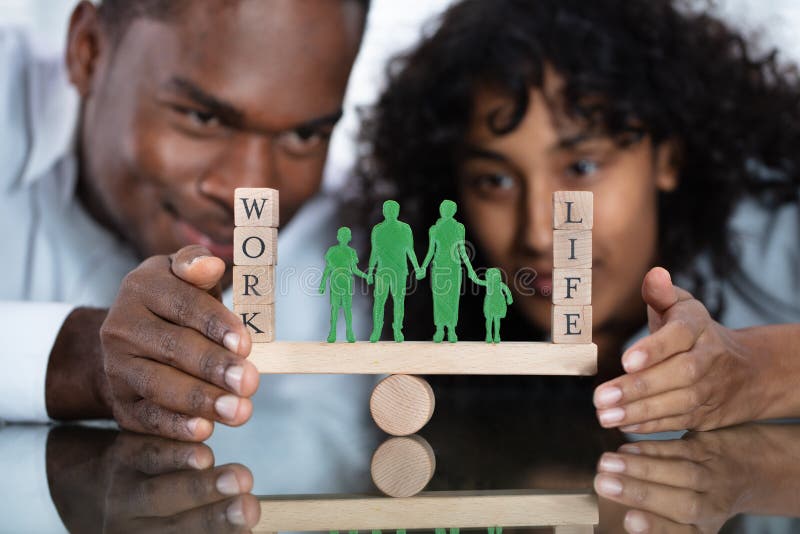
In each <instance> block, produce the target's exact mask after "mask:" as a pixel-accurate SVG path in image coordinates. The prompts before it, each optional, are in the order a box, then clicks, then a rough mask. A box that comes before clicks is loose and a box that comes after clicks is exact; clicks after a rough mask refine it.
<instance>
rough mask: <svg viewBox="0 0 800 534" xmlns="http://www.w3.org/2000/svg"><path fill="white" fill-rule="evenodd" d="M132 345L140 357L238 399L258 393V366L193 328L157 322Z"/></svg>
mask: <svg viewBox="0 0 800 534" xmlns="http://www.w3.org/2000/svg"><path fill="white" fill-rule="evenodd" d="M132 342H133V343H134V347H135V348H134V349H132V350H130V352H133V353H135V355H136V356H142V357H144V358H149V359H151V360H154V361H158V362H161V363H163V364H166V365H169V366H171V367H175V368H177V369H180V370H182V371H185V372H186V373H188V374H190V375H192V376H195V377H197V378H201V379H203V380H205V381H206V382H208V383H210V384H215V385H217V386H219V387H221V388H224V389H227V390H228V391H231V392H233V393H236V394H237V395H240V396H244V397H250V396H252V395H253V394H254V393H255V392H256V390H257V389H258V383H259V373H258V369H256V366H255V365H253V364H252V363H251V362H249V361H247V360H245V359H243V358H241V357H240V356H239V355H237V354H235V353H233V352H230V351H229V350H226V349H225V348H223V347H220V346H219V345H217V344H216V343H213V342H211V341H210V340H209V339H208V338H206V337H204V336H203V335H201V334H200V333H198V332H196V331H194V330H191V329H189V328H183V327H180V326H175V325H173V324H170V323H166V322H164V321H161V320H157V319H153V320H152V321H147V322H145V323H143V324H142V325H141V327H140V328H137V335H136V336H135V338H134V339H133V340H132ZM136 349H138V350H136Z"/></svg>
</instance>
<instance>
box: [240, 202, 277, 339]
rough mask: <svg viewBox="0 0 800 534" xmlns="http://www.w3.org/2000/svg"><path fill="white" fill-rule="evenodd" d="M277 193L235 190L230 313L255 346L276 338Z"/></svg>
mask: <svg viewBox="0 0 800 534" xmlns="http://www.w3.org/2000/svg"><path fill="white" fill-rule="evenodd" d="M278 214H279V203H278V191H276V190H275V189H268V188H238V189H236V192H235V194H234V218H235V221H234V223H235V225H236V228H235V229H234V231H233V247H234V250H233V263H234V267H233V311H234V313H236V314H237V315H239V316H240V317H241V318H242V322H243V323H244V325H245V326H246V327H247V329H248V331H249V332H250V337H251V338H252V340H253V342H254V343H263V342H269V341H273V340H274V339H275V265H277V263H278Z"/></svg>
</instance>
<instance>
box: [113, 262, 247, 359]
mask: <svg viewBox="0 0 800 534" xmlns="http://www.w3.org/2000/svg"><path fill="white" fill-rule="evenodd" d="M167 263H168V260H167V259H166V258H165V257H163V256H154V257H152V258H149V259H147V260H145V262H144V263H142V268H141V269H137V270H136V271H133V272H132V273H131V274H129V275H128V276H126V277H125V280H124V281H123V288H122V290H121V291H129V292H130V293H131V294H134V295H138V298H140V299H141V302H142V304H144V306H145V307H146V308H147V309H148V310H150V311H151V312H152V313H154V314H155V315H157V316H159V317H161V318H162V319H166V320H167V321H170V322H171V323H174V324H177V325H179V326H186V327H188V328H192V329H194V330H196V331H198V332H200V333H201V334H203V335H204V336H205V337H207V338H209V339H211V340H212V341H214V342H216V343H219V344H220V345H222V346H224V347H225V348H227V349H228V350H230V351H231V352H235V353H236V354H239V355H241V356H247V355H248V354H250V334H249V333H248V332H247V329H246V328H245V326H244V324H242V320H241V319H240V318H239V317H237V316H236V315H235V314H234V313H233V312H231V311H230V310H229V309H228V308H226V307H225V306H224V305H223V304H222V303H221V302H219V301H218V300H216V299H215V298H214V297H212V296H211V295H209V294H208V293H207V292H205V291H203V290H202V289H198V288H196V287H194V286H193V285H191V284H188V283H187V282H184V281H183V280H180V279H179V278H177V277H176V276H173V275H172V274H171V273H170V272H169V270H168V265H167ZM154 270H155V271H156V272H158V273H163V275H153V274H152V273H153V271H154ZM125 335H126V332H123V333H120V337H124V336H125Z"/></svg>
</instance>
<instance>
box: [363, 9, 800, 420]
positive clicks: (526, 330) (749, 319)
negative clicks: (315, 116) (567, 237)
mask: <svg viewBox="0 0 800 534" xmlns="http://www.w3.org/2000/svg"><path fill="white" fill-rule="evenodd" d="M799 106H800V83H799V82H798V79H797V77H796V76H795V74H794V73H793V71H792V70H790V69H784V68H782V67H781V66H780V65H779V64H778V62H777V61H776V58H775V55H774V54H769V55H767V56H766V57H764V58H757V57H755V56H754V55H753V53H752V50H751V47H750V46H749V45H748V44H747V43H746V41H745V40H744V39H743V38H742V37H741V36H740V35H738V34H737V33H735V32H734V31H732V30H731V29H729V28H728V27H726V26H725V25H724V24H723V23H722V22H720V21H718V20H715V19H714V18H712V17H710V16H708V15H705V14H694V13H690V12H687V11H685V10H682V9H679V5H678V2H677V1H670V0H636V1H631V0H593V1H591V2H589V1H586V0H537V1H536V2H531V1H529V0H497V1H492V2H486V1H483V0H466V1H463V2H460V3H458V4H457V5H454V6H453V7H452V8H450V9H449V10H448V11H447V12H446V13H445V14H444V15H443V17H442V20H441V24H440V26H439V27H438V29H437V30H436V31H435V32H433V33H432V34H430V35H429V36H427V37H425V38H424V39H423V41H422V42H421V43H420V44H419V46H418V47H417V48H416V49H415V50H413V51H411V52H410V53H409V54H408V55H407V56H405V57H403V58H400V59H399V60H398V62H395V63H394V64H393V65H392V67H391V68H390V71H389V83H388V86H387V88H386V90H385V93H384V94H383V96H382V97H381V98H380V100H379V102H378V103H377V105H376V107H375V109H374V110H373V112H372V113H371V114H370V115H369V116H368V117H367V121H366V123H365V128H364V133H363V136H364V140H365V141H366V142H367V151H366V155H365V158H364V160H363V165H362V169H361V173H360V174H361V178H362V180H361V182H360V185H361V187H362V188H363V189H362V192H363V193H364V194H365V196H366V198H370V199H372V198H375V197H376V196H391V197H393V198H396V199H397V200H399V201H400V202H402V204H403V205H404V206H407V209H408V212H409V214H410V215H409V222H410V223H411V225H412V227H413V228H415V229H418V228H426V227H429V226H430V225H431V224H432V223H433V221H434V220H435V218H436V208H437V206H438V203H439V202H440V201H441V200H442V199H444V198H452V199H454V200H456V201H457V202H458V205H459V206H460V207H461V208H462V210H463V220H464V223H465V226H466V229H467V240H468V242H470V243H473V244H474V245H475V247H476V252H477V254H476V258H475V261H474V264H475V266H476V268H478V267H480V266H483V267H487V266H498V267H500V268H501V269H502V270H503V272H504V273H505V277H506V279H507V281H508V283H509V286H510V287H512V291H513V292H514V294H515V295H514V297H515V298H514V301H515V305H514V308H513V311H510V313H509V320H508V321H507V324H508V326H507V327H504V333H505V335H504V337H505V338H506V339H546V335H545V333H546V332H548V331H549V320H550V306H551V303H550V298H549V289H550V285H551V272H552V267H551V265H552V228H551V221H550V210H551V195H552V192H553V191H557V190H568V189H576V190H589V191H592V192H593V193H594V199H595V200H594V218H595V219H594V220H595V225H594V230H593V257H594V265H593V278H594V283H593V286H594V289H593V300H592V304H593V315H594V341H595V343H597V345H598V348H599V354H600V375H599V379H600V380H599V381H603V380H608V381H607V382H606V383H603V384H601V385H600V386H599V387H597V389H595V391H594V403H595V406H596V407H597V410H598V418H599V420H600V422H601V424H602V425H603V426H606V427H620V428H622V429H623V430H626V431H631V432H641V433H649V432H657V431H664V430H678V429H684V428H695V429H708V428H714V427H720V426H726V425H729V424H734V423H738V422H741V421H746V420H753V419H764V418H773V417H785V416H798V415H800V398H798V392H797V388H796V386H795V384H797V381H798V380H800V378H798V377H800V355H798V350H800V349H799V348H798V347H800V325H798V324H786V325H775V323H800V281H798V278H797V277H798V273H800V260H798V258H799V257H800V253H798V250H799V248H800V247H798V241H800V235H798V229H800V216H799V215H798V190H799V189H800V186H799V184H800V179H799V178H798V176H800V151H798V149H797V148H798V141H800V107H799ZM377 192H382V193H383V195H378V194H377ZM412 217H416V219H415V220H413V219H412ZM654 266H660V267H656V268H654ZM662 267H663V268H662ZM671 275H674V276H675V282H676V285H673V281H672V278H671ZM468 293H469V292H468ZM409 306H413V307H414V310H413V314H412V315H413V316H414V317H416V318H417V319H416V320H415V323H416V324H417V325H422V326H423V327H426V325H428V324H430V322H429V321H427V320H426V317H427V316H426V314H429V313H430V311H429V309H430V297H429V296H428V295H426V294H425V292H423V291H420V292H417V293H416V294H414V295H412V296H411V297H410V298H409ZM479 310H480V299H479V298H477V297H475V296H474V295H469V294H468V295H466V296H465V298H464V299H462V304H461V311H460V316H461V317H463V319H464V320H463V321H462V327H461V331H462V332H461V334H462V339H470V338H472V339H476V338H479V336H480V335H481V334H482V328H481V327H480V326H478V325H479V323H476V324H467V323H468V322H469V321H470V319H477V320H478V321H480V318H481V317H480V315H481V314H480V311H479ZM757 324H762V325H772V326H761V327H754V328H748V329H741V328H742V327H745V326H752V325H757ZM411 328H412V325H409V337H412V336H413V337H415V338H418V339H425V338H428V337H429V336H430V332H429V331H428V330H427V328H426V329H424V330H421V331H418V332H412V330H411ZM737 328H738V329H737ZM613 377H616V378H613ZM609 379H611V380H609Z"/></svg>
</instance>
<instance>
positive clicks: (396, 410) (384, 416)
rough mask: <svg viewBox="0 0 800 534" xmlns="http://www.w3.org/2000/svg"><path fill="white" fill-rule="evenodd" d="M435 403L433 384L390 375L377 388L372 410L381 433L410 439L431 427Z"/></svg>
mask: <svg viewBox="0 0 800 534" xmlns="http://www.w3.org/2000/svg"><path fill="white" fill-rule="evenodd" d="M435 402H436V400H435V398H434V396H433V390H432V389H431V386H430V384H428V382H426V381H425V380H423V379H422V378H420V377H418V376H411V375H391V376H388V377H386V378H384V379H383V380H381V381H380V382H379V383H378V385H377V386H375V389H374V390H373V391H372V396H371V397H370V398H369V410H370V412H372V418H373V419H374V420H375V424H377V425H378V427H380V429H381V430H383V431H384V432H386V433H387V434H391V435H393V436H408V435H409V434H413V433H414V432H416V431H418V430H419V429H420V428H422V427H423V426H425V425H426V424H427V423H428V421H429V420H430V418H431V416H432V415H433V408H434V405H435Z"/></svg>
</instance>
